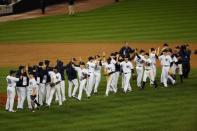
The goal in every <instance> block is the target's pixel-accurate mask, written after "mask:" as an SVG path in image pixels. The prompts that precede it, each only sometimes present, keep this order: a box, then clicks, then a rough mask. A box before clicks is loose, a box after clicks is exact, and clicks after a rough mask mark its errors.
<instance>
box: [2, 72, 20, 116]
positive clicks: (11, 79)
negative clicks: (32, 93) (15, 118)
mask: <svg viewBox="0 0 197 131" xmlns="http://www.w3.org/2000/svg"><path fill="white" fill-rule="evenodd" d="M6 81H7V101H6V106H5V110H6V111H9V112H16V111H14V110H13V106H14V98H15V94H16V92H15V87H16V82H18V81H19V78H16V77H15V71H13V70H11V71H10V73H9V75H8V76H7V77H6Z"/></svg>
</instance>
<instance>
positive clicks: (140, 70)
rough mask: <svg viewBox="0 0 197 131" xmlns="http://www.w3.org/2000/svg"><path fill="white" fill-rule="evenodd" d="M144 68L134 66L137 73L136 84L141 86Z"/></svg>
mask: <svg viewBox="0 0 197 131" xmlns="http://www.w3.org/2000/svg"><path fill="white" fill-rule="evenodd" d="M143 72H144V69H143V67H136V73H137V86H138V87H141V86H142V77H143Z"/></svg>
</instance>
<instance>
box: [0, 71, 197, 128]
mask: <svg viewBox="0 0 197 131" xmlns="http://www.w3.org/2000/svg"><path fill="white" fill-rule="evenodd" d="M1 71H2V70H1ZM4 71H6V70H5V69H4ZM196 73H197V70H196V69H195V70H192V73H191V77H190V78H189V79H187V80H185V82H184V83H183V84H180V83H177V85H176V86H174V87H173V88H172V87H170V88H161V87H160V88H159V89H153V88H151V87H149V86H147V89H146V90H144V91H139V90H138V89H137V87H136V82H131V83H132V86H133V88H134V92H131V93H128V94H126V95H125V94H123V93H121V92H119V93H118V94H110V95H109V97H104V92H105V86H106V84H105V83H106V81H105V79H104V78H103V79H102V82H101V85H100V87H99V94H98V95H96V96H93V97H92V98H91V99H90V100H88V99H86V98H84V99H83V101H82V102H78V101H76V100H75V99H68V101H66V102H65V103H64V105H63V106H62V107H61V108H60V107H58V106H57V104H56V103H53V105H52V107H51V109H50V110H47V109H44V108H42V110H41V111H37V112H35V113H31V112H30V111H28V110H25V111H23V112H17V113H7V112H5V111H3V109H2V110H1V111H0V116H1V118H0V127H1V130H3V131H4V130H5V131H7V130H16V131H21V130H24V131H26V130H27V131H44V130H46V131H49V130H51V131H52V130H69V131H70V130H79V131H87V130H97V131H101V130H113V131H114V130H115V131H116V130H117V131H120V130H133V131H144V130H145V131H196V130H197V125H196V124H197V110H196V109H197V89H196V87H197V83H196V82H195V80H196V77H197V75H196ZM158 75H159V74H158ZM1 82H2V81H1ZM2 87H3V88H4V89H2ZM66 87H68V86H66ZM5 88H6V87H5V82H4V84H3V86H2V84H1V91H3V92H4V91H5ZM84 96H85V95H84ZM8 123H10V124H9V126H8V125H7V124H8Z"/></svg>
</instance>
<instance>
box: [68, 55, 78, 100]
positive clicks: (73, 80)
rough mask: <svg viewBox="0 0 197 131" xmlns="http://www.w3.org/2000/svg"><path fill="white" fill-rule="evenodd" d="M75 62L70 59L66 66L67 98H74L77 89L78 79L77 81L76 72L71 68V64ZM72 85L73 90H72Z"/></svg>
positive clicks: (73, 59)
mask: <svg viewBox="0 0 197 131" xmlns="http://www.w3.org/2000/svg"><path fill="white" fill-rule="evenodd" d="M75 61H76V59H75V58H72V60H71V61H70V62H69V63H68V64H67V65H66V68H65V69H66V74H67V77H68V97H76V92H77V90H78V87H79V83H78V79H77V72H76V70H75V69H74V68H73V66H72V64H74V62H75ZM73 85H74V89H73Z"/></svg>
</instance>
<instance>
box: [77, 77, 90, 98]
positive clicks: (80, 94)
mask: <svg viewBox="0 0 197 131" xmlns="http://www.w3.org/2000/svg"><path fill="white" fill-rule="evenodd" d="M86 82H87V80H86V79H84V80H81V81H80V86H79V94H78V100H81V97H82V94H83V90H85V92H86V95H87V97H89V96H90V95H89V92H88V89H87V88H85V87H86Z"/></svg>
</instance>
